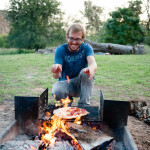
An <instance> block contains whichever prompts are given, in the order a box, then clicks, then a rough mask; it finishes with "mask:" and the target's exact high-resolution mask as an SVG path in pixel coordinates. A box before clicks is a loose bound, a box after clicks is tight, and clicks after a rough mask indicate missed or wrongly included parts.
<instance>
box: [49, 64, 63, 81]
mask: <svg viewBox="0 0 150 150" xmlns="http://www.w3.org/2000/svg"><path fill="white" fill-rule="evenodd" d="M50 71H51V72H52V75H53V78H54V79H59V78H60V77H61V71H62V65H61V64H53V65H52V66H51V70H50Z"/></svg>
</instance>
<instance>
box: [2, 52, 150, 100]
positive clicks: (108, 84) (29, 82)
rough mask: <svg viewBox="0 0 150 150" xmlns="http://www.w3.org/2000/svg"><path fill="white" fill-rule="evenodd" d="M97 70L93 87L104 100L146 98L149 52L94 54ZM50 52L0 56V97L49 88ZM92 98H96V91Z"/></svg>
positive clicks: (149, 84)
mask: <svg viewBox="0 0 150 150" xmlns="http://www.w3.org/2000/svg"><path fill="white" fill-rule="evenodd" d="M95 58H96V61H97V64H98V69H97V72H96V74H95V87H96V88H97V89H101V90H102V92H103V94H104V98H105V99H116V100H135V99H144V100H150V55H149V54H147V55H96V54H95ZM53 61H54V54H49V55H41V54H34V53H32V54H15V55H0V100H1V101H2V100H6V99H9V100H13V99H14V96H39V95H40V94H41V91H43V90H44V89H46V88H49V97H50V96H51V88H52V84H53V83H55V82H56V81H57V80H55V79H53V78H52V75H51V73H50V66H51V65H52V64H53ZM96 92H97V93H96V94H95V95H93V97H92V98H93V99H95V100H99V97H98V96H99V92H98V91H96Z"/></svg>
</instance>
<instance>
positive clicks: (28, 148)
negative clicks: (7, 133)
mask: <svg viewBox="0 0 150 150" xmlns="http://www.w3.org/2000/svg"><path fill="white" fill-rule="evenodd" d="M41 143H42V141H41V140H39V139H38V138H35V139H34V140H32V139H31V137H29V136H27V135H19V136H17V137H16V139H14V140H12V141H8V142H5V143H3V144H1V145H0V150H43V149H44V148H43V149H42V148H40V145H41ZM62 149H63V150H77V148H76V147H74V146H72V145H71V144H70V143H69V142H68V141H56V143H55V145H54V146H51V147H48V148H46V150H62Z"/></svg>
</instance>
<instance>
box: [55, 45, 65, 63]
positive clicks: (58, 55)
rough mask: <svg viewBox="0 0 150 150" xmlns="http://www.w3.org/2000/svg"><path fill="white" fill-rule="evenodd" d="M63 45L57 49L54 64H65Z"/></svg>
mask: <svg viewBox="0 0 150 150" xmlns="http://www.w3.org/2000/svg"><path fill="white" fill-rule="evenodd" d="M62 52H63V51H62V47H61V46H60V47H58V48H57V49H56V51H55V59H54V64H61V65H63V57H62Z"/></svg>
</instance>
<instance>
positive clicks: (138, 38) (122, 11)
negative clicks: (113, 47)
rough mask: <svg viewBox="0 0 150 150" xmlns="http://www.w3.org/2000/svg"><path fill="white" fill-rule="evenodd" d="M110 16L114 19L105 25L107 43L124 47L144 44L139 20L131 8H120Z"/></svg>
mask: <svg viewBox="0 0 150 150" xmlns="http://www.w3.org/2000/svg"><path fill="white" fill-rule="evenodd" d="M110 15H111V17H112V18H111V19H109V20H108V21H107V22H106V23H105V30H106V33H105V42H109V43H110V42H111V43H115V44H123V45H126V44H136V43H140V42H143V39H144V34H143V31H142V29H141V26H140V24H139V19H138V18H136V17H135V15H134V13H133V12H132V11H131V10H130V9H129V8H118V10H117V11H113V12H112V13H111V14H110Z"/></svg>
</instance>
